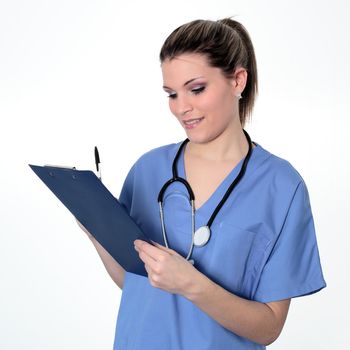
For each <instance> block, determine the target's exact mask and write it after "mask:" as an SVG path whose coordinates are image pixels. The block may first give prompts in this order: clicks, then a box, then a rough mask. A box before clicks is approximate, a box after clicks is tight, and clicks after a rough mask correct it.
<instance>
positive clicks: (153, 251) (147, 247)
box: [135, 240, 170, 260]
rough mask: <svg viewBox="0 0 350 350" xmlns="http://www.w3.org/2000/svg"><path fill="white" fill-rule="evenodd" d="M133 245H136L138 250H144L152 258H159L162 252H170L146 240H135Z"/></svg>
mask: <svg viewBox="0 0 350 350" xmlns="http://www.w3.org/2000/svg"><path fill="white" fill-rule="evenodd" d="M135 247H137V248H138V249H139V251H143V252H145V253H146V254H147V255H149V256H150V257H152V258H153V259H154V260H159V258H160V256H161V255H163V254H164V253H167V254H170V252H168V251H164V249H161V248H158V247H156V246H153V245H152V244H149V243H147V242H144V241H140V240H136V241H135ZM163 248H165V247H163ZM165 249H166V248H165Z"/></svg>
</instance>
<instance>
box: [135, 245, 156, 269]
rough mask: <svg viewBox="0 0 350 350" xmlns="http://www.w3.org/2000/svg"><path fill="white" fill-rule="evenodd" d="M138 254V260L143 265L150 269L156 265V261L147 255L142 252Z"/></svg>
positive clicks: (139, 251)
mask: <svg viewBox="0 0 350 350" xmlns="http://www.w3.org/2000/svg"><path fill="white" fill-rule="evenodd" d="M137 250H138V249H137ZM138 253H139V257H140V259H141V260H142V261H143V262H144V263H145V265H149V266H150V267H151V269H153V268H155V266H156V265H157V261H156V260H155V259H153V258H152V257H151V256H150V255H148V254H147V253H146V252H145V251H144V250H138Z"/></svg>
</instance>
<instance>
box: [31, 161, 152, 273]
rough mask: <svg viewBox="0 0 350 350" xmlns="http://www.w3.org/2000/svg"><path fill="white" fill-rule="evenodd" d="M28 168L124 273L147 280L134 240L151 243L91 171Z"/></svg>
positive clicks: (34, 166) (33, 166) (41, 167)
mask: <svg viewBox="0 0 350 350" xmlns="http://www.w3.org/2000/svg"><path fill="white" fill-rule="evenodd" d="M29 166H30V167H31V168H32V170H33V171H34V172H35V174H36V175H38V177H39V178H40V179H41V180H42V181H43V182H44V183H45V185H46V186H47V187H48V188H49V189H50V190H51V191H52V192H53V193H54V194H55V195H56V197H57V198H58V199H59V200H60V201H61V202H62V203H63V204H64V205H65V206H66V208H67V209H68V210H69V211H70V212H71V213H72V214H73V215H74V216H75V217H76V219H77V220H78V221H79V222H80V223H81V224H82V225H83V226H84V227H85V228H86V229H87V230H88V231H89V232H90V233H91V234H92V235H93V236H94V237H95V238H96V240H97V241H98V242H99V243H100V244H101V245H102V246H103V247H104V248H105V249H106V250H107V251H108V253H109V254H110V255H111V256H112V257H113V258H114V259H115V260H116V261H117V262H118V263H119V264H120V265H121V266H122V267H123V268H124V269H125V270H126V271H128V272H132V273H136V274H138V275H142V276H146V277H147V272H146V270H145V267H144V263H143V262H142V260H141V259H140V258H139V255H138V253H137V252H136V250H135V249H134V240H135V239H142V240H144V241H146V242H149V243H151V244H152V242H151V241H150V240H149V239H148V238H147V237H146V236H145V234H144V233H143V232H142V230H141V228H140V227H139V226H138V225H137V224H136V223H135V221H134V220H133V219H132V218H131V216H130V215H129V214H128V213H127V211H126V210H125V208H124V207H123V206H122V205H121V204H120V203H119V202H118V200H117V199H116V198H115V197H114V196H113V195H112V194H111V193H110V192H109V190H108V189H107V188H106V187H105V186H104V185H103V183H102V182H101V180H100V179H99V178H98V177H97V176H96V175H95V174H94V173H93V172H92V171H90V170H76V169H70V168H60V167H55V166H37V165H31V164H29Z"/></svg>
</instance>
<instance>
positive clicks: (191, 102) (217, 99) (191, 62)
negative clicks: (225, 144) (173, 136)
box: [162, 54, 239, 143]
mask: <svg viewBox="0 0 350 350" xmlns="http://www.w3.org/2000/svg"><path fill="white" fill-rule="evenodd" d="M162 73H163V81H164V86H163V88H164V90H165V91H166V92H167V93H168V97H169V107H170V110H171V112H172V113H173V114H174V115H175V117H176V118H177V119H178V120H179V122H180V124H181V125H182V126H183V128H184V129H185V131H186V134H187V137H188V138H189V139H190V140H191V141H192V142H195V143H205V142H209V141H211V140H213V139H215V138H217V137H218V136H220V135H221V134H222V133H224V132H228V130H229V129H232V128H234V127H235V125H236V126H237V118H238V120H239V115H238V102H237V101H238V100H237V97H236V95H237V87H236V82H235V80H234V78H232V79H228V78H226V77H225V76H224V75H223V73H222V71H221V69H219V68H215V67H211V66H209V65H208V62H207V60H206V57H205V56H203V55H199V54H182V55H180V56H177V57H176V58H173V59H172V60H165V61H164V62H163V64H162Z"/></svg>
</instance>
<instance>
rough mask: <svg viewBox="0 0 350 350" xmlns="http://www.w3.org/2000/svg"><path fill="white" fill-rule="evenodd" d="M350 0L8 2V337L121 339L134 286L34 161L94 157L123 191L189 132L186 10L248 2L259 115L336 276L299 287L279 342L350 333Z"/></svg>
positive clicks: (339, 339)
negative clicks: (182, 63) (104, 256)
mask: <svg viewBox="0 0 350 350" xmlns="http://www.w3.org/2000/svg"><path fill="white" fill-rule="evenodd" d="M348 14H349V5H348V3H347V2H346V1H345V0H344V1H341V0H333V1H327V2H326V1H322V0H319V1H317V2H316V1H311V0H307V1H305V0H304V1H301V0H295V1H277V0H276V1H233V0H230V1H220V0H218V1H204V0H201V1H191V2H189V1H188V0H180V1H179V0H178V1H161V2H160V1H153V2H144V1H128V2H127V3H126V2H121V1H116V0H115V1H107V0H99V1H97V0H84V1H83V0H69V1H68V0H60V1H44V0H42V1H39V0H31V1H25V0H11V1H5V0H1V2H0V121H1V124H0V147H1V148H0V149H1V158H0V164H1V165H0V167H1V172H0V294H1V295H0V348H1V349H6V350H15V349H36V350H40V349H45V350H47V349H53V350H55V349H60V350H61V349H99V350H101V349H111V348H112V344H113V339H114V328H115V321H116V317H117V312H118V307H119V302H120V295H121V292H120V290H119V289H118V287H117V286H115V285H114V284H113V282H112V281H111V280H110V278H109V276H108V275H107V273H106V272H105V270H104V267H103V265H102V262H101V261H100V260H99V258H98V255H97V253H96V251H95V250H94V248H93V246H92V244H91V243H90V241H89V240H88V238H87V237H86V236H85V234H84V233H83V232H82V231H81V230H80V229H79V228H78V226H77V225H76V223H75V222H74V220H73V217H72V216H71V215H70V213H69V212H68V211H67V209H66V208H65V207H63V206H62V205H61V203H60V202H59V201H58V200H57V199H56V198H55V197H54V195H53V194H52V193H51V192H50V191H49V190H48V189H47V188H46V187H45V185H44V184H43V183H42V182H41V181H40V180H39V179H38V178H37V177H36V175H35V174H34V173H33V172H32V171H31V170H30V168H29V167H28V163H31V164H39V165H43V164H46V163H51V164H65V165H75V166H76V167H77V168H80V169H90V168H91V169H93V167H94V158H93V149H94V146H95V145H97V146H98V147H99V150H100V155H101V160H102V167H103V170H102V171H103V174H102V175H103V180H104V183H105V184H106V186H107V187H108V188H109V189H110V190H111V192H112V193H113V194H115V195H116V196H119V191H120V189H121V186H122V183H123V181H124V178H125V176H126V174H127V172H128V170H129V168H130V166H131V165H132V164H133V162H134V161H135V160H136V159H137V158H138V157H139V156H140V155H141V154H143V153H144V152H146V151H148V150H149V149H151V148H154V147H157V146H160V145H163V144H167V143H172V142H178V141H180V140H182V139H183V138H184V137H185V134H184V132H183V130H182V129H181V127H180V126H179V125H178V124H177V123H176V121H175V120H174V118H173V117H172V116H171V114H170V112H169V110H168V106H167V98H166V94H165V93H164V92H163V91H162V89H161V86H162V77H161V71H160V67H159V61H158V53H159V50H160V47H161V45H162V43H163V41H164V40H165V38H166V36H167V35H168V34H170V32H171V31H172V30H173V29H175V28H176V27H177V26H179V25H181V24H183V23H185V22H187V21H190V20H193V19H197V18H203V19H213V20H216V19H220V18H223V17H225V16H235V19H237V20H238V21H240V22H242V23H243V24H244V25H245V26H246V28H247V29H248V31H249V33H250V35H251V37H252V40H253V43H254V45H255V49H256V56H257V62H258V70H259V84H260V85H259V88H260V94H259V97H258V100H257V103H256V108H255V111H254V116H253V119H252V122H251V123H250V124H249V125H247V127H246V129H247V130H248V132H249V133H250V135H251V137H252V139H253V141H256V142H258V143H259V144H261V145H262V146H263V147H264V148H265V149H267V150H269V151H270V152H272V153H274V154H276V155H278V156H280V157H282V158H285V159H287V160H289V161H290V162H291V163H292V164H293V165H294V167H295V168H296V169H297V170H298V171H299V172H300V173H301V175H302V176H303V178H304V180H305V182H306V184H307V186H308V189H309V193H310V198H311V205H312V209H313V214H314V219H315V225H316V229H317V235H318V236H317V237H318V243H319V249H320V254H321V260H322V265H323V270H324V274H325V278H326V281H327V283H328V287H327V288H326V289H324V290H323V291H322V292H320V293H318V294H315V295H313V296H308V297H305V298H299V299H294V300H293V302H292V305H291V309H290V313H289V316H288V320H287V323H286V326H285V329H284V330H283V333H282V335H281V336H280V338H279V339H278V340H277V341H276V342H275V343H274V344H273V345H272V346H271V347H270V348H271V349H275V350H277V349H279V350H282V349H283V350H288V349H307V350H313V349H315V350H316V349H317V350H329V349H345V348H347V347H348V325H349V324H350V316H349V310H350V302H349V297H348V291H349V253H348V251H349V238H348V237H349V230H348V226H346V224H348V221H349V201H348V197H349V195H350V191H349V178H350V171H349V169H350V168H349V144H348V141H347V136H348V134H349V119H348V118H349V108H348V100H349V89H348V82H349V62H350V57H349V56H350V55H349V36H348V33H349V31H350V26H349V21H348Z"/></svg>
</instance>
